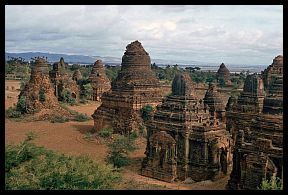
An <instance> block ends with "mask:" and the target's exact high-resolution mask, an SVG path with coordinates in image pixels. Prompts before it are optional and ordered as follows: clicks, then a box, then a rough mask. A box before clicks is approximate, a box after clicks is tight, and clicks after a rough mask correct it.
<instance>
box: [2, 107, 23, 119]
mask: <svg viewBox="0 0 288 195" xmlns="http://www.w3.org/2000/svg"><path fill="white" fill-rule="evenodd" d="M5 115H6V116H7V117H8V118H20V117H21V115H22V113H21V112H19V111H17V110H16V108H13V107H9V108H8V109H7V110H6V112H5Z"/></svg>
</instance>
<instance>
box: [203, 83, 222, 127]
mask: <svg viewBox="0 0 288 195" xmlns="http://www.w3.org/2000/svg"><path fill="white" fill-rule="evenodd" d="M203 100H204V104H207V105H208V106H209V112H210V114H211V115H213V114H214V112H216V118H217V119H219V120H220V121H222V122H224V123H225V118H226V117H225V113H226V110H225V105H224V102H223V97H222V96H221V94H220V93H219V92H218V91H217V87H216V85H215V84H214V83H209V86H208V89H207V91H206V94H205V97H204V99H203Z"/></svg>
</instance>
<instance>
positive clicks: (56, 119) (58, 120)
mask: <svg viewBox="0 0 288 195" xmlns="http://www.w3.org/2000/svg"><path fill="white" fill-rule="evenodd" d="M67 121H69V119H68V118H66V117H64V116H59V115H56V116H53V118H52V119H51V122H52V123H65V122H67Z"/></svg>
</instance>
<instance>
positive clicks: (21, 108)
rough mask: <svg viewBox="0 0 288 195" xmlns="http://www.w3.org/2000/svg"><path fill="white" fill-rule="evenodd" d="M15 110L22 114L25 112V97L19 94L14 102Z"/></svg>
mask: <svg viewBox="0 0 288 195" xmlns="http://www.w3.org/2000/svg"><path fill="white" fill-rule="evenodd" d="M16 111H19V112H21V114H24V113H26V112H27V106H26V97H25V96H21V97H20V98H19V100H18V102H17V104H16Z"/></svg>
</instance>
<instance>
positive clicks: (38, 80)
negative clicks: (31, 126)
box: [19, 57, 69, 116]
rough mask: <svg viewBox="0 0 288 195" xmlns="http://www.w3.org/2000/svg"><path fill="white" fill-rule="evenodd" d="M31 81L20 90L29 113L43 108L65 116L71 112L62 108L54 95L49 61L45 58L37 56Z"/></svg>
mask: <svg viewBox="0 0 288 195" xmlns="http://www.w3.org/2000/svg"><path fill="white" fill-rule="evenodd" d="M33 64H34V65H33V67H32V70H31V76H30V80H29V82H28V83H27V84H26V85H25V87H24V89H23V90H22V91H21V92H20V94H19V98H20V97H21V96H24V97H25V101H26V107H27V113H29V114H34V113H38V112H40V111H41V110H43V109H51V110H53V111H55V113H61V114H62V115H63V116H65V115H69V112H68V111H66V110H64V109H62V108H61V107H60V105H59V102H58V100H57V98H56V96H55V95H54V88H53V85H52V83H51V81H50V78H49V67H48V63H47V61H46V60H45V59H44V58H40V57H37V58H36V59H35V62H34V63H33Z"/></svg>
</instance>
